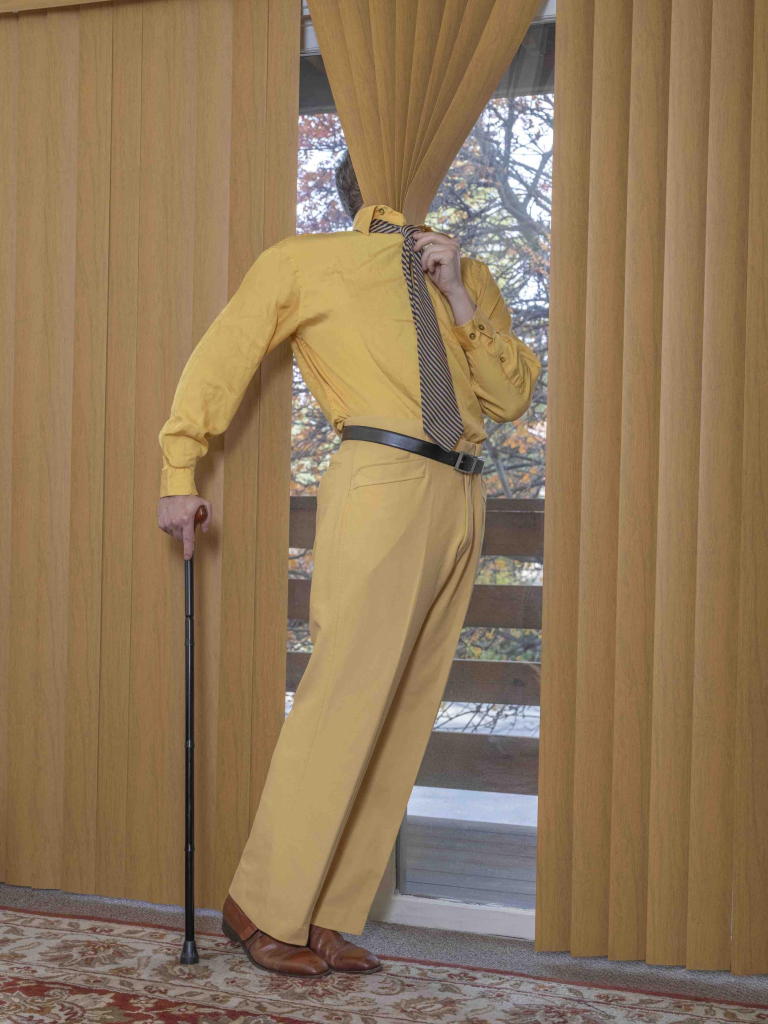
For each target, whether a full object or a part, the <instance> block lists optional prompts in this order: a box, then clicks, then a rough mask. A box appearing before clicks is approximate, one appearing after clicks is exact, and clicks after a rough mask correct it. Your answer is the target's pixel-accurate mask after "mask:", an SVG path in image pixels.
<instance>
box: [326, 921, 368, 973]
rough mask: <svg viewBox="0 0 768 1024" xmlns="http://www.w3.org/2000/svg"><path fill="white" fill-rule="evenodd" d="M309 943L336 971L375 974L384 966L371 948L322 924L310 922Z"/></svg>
mask: <svg viewBox="0 0 768 1024" xmlns="http://www.w3.org/2000/svg"><path fill="white" fill-rule="evenodd" d="M307 945H308V946H309V948H310V949H313V950H314V951H315V953H317V954H318V955H319V956H321V957H322V958H323V960H324V961H325V962H326V963H328V964H330V966H331V967H332V968H333V970H334V971H344V972H346V973H347V974H373V972H374V971H380V970H381V969H382V967H383V966H384V964H383V963H382V962H381V960H379V958H378V957H377V956H375V955H374V954H373V953H371V951H370V950H368V949H363V947H362V946H356V945H355V944H354V943H352V942H350V941H349V940H348V939H345V938H344V936H343V935H342V934H341V932H337V931H335V930H334V929H333V928H321V927H320V925H317V924H310V926H309V938H308V939H307Z"/></svg>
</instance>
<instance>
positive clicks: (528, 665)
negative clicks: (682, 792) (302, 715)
mask: <svg viewBox="0 0 768 1024" xmlns="http://www.w3.org/2000/svg"><path fill="white" fill-rule="evenodd" d="M316 507H317V506H316V500H315V498H303V497H302V498H298V497H297V498H291V517H290V540H289V543H290V546H291V547H292V548H311V547H312V546H313V544H314V540H315V514H316ZM543 551H544V501H543V500H518V499H508V498H488V501H487V509H486V525H485V539H484V542H483V554H484V555H511V556H515V557H518V558H524V559H527V560H529V561H541V560H542V559H543ZM310 582H311V581H310V580H307V579H292V580H290V581H289V585H288V618H289V619H293V620H295V621H299V622H308V621H309V588H310ZM541 590H542V588H541V587H540V586H530V587H526V586H490V585H487V584H476V585H475V588H474V592H473V594H472V598H471V600H470V603H469V608H468V609H467V615H466V618H465V620H464V624H465V626H488V627H492V626H504V627H507V628H512V629H514V628H517V629H541ZM308 660H309V654H303V653H289V654H288V666H287V683H286V688H287V690H288V691H290V692H293V691H295V689H296V687H297V686H298V684H299V681H300V679H301V676H302V674H303V672H304V668H305V667H306V664H307V661H308ZM539 672H540V665H539V664H538V663H535V662H529V661H483V660H479V659H467V658H464V659H461V658H457V659H456V660H455V661H454V663H453V668H452V669H451V673H450V676H449V677H448V683H447V686H446V689H445V699H446V700H454V701H471V702H482V703H488V704H517V705H521V704H526V705H530V706H538V705H539ZM538 752H539V741H538V740H537V739H535V738H531V737H527V736H494V735H491V736H488V735H483V734H477V733H462V732H438V731H435V732H433V733H432V735H431V737H430V740H429V743H428V744H427V749H426V752H425V754H424V760H423V761H422V765H421V768H420V770H419V775H418V778H417V780H416V784H417V785H420V786H439V787H445V788H447V789H473V790H487V791H492V792H499V793H522V794H535V793H536V792H537V791H538V786H537V778H538Z"/></svg>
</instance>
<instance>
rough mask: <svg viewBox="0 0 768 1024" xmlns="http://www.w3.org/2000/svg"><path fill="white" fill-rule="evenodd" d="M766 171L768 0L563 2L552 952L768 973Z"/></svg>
mask: <svg viewBox="0 0 768 1024" xmlns="http://www.w3.org/2000/svg"><path fill="white" fill-rule="evenodd" d="M767 168H768V5H767V4H765V3H763V2H761V0H757V2H755V0H672V2H671V3H670V2H669V0H634V2H632V0H561V2H560V3H558V11H557V47H556V70H555V153H554V185H553V224H552V271H551V273H552V278H551V299H552V306H551V328H550V343H549V374H550V377H549V406H548V417H549V422H548V452H547V456H548V459H547V516H546V526H545V555H544V576H545V580H546V583H545V587H544V607H543V628H544V645H543V653H542V721H541V744H540V804H539V815H540V816H539V845H538V862H537V876H538V877H537V907H536V910H537V919H536V948H537V949H541V950H556V949H557V950H570V951H571V952H572V953H573V954H574V955H579V956H600V955H607V956H608V957H610V958H611V959H617V960H637V959H645V960H647V961H648V962H649V963H656V964H678V965H684V966H686V967H689V968H694V969H705V970H724V969H730V970H731V971H732V972H733V973H736V974H756V973H764V972H766V971H768V887H767V886H766V884H765V879H766V877H768V646H767V645H768V587H766V582H765V581H766V579H768V528H767V527H766V523H768V514H767V513H768V507H767V505H766V501H767V499H768V493H767V491H766V480H768V420H766V417H765V413H764V410H765V407H766V402H767V401H768V356H767V355H766V325H767V320H768V317H767V313H768V266H766V230H767V229H768V171H767V170H766V169H767ZM761 410H762V415H761Z"/></svg>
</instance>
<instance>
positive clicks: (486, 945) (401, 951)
mask: <svg viewBox="0 0 768 1024" xmlns="http://www.w3.org/2000/svg"><path fill="white" fill-rule="evenodd" d="M0 906H5V907H14V908H18V909H29V910H41V911H46V912H48V913H59V914H75V915H76V914H82V915H85V916H89V917H104V918H109V919H113V920H120V921H133V922H145V923H148V924H163V925H167V926H172V927H173V926H175V927H179V928H183V926H184V915H183V909H182V908H181V907H177V906H164V905H158V904H152V903H143V902H140V901H136V900H124V899H113V898H111V897H106V896H92V895H78V894H73V893H65V892H62V891H60V890H58V889H31V888H27V887H25V886H14V885H4V884H1V883H0ZM220 922H221V914H220V912H219V911H217V910H198V912H197V919H196V928H197V930H198V932H200V933H205V932H218V931H219V928H220ZM350 938H353V939H354V940H355V941H357V942H361V943H362V944H363V945H365V946H368V947H369V948H370V949H372V950H374V952H376V953H379V954H381V955H382V956H386V955H389V956H398V957H408V958H413V959H418V960H431V961H438V962H440V963H448V964H462V965H465V966H468V967H487V968H497V969H501V970H506V971H517V972H520V973H522V974H530V975H534V976H537V977H546V978H557V979H558V980H562V981H576V982H578V981H581V982H588V983H592V984H597V985H608V986H613V987H616V988H632V989H641V990H643V991H649V992H668V993H677V994H680V995H688V996H702V997H710V998H714V999H721V1000H729V1001H731V1002H742V1003H759V1004H765V1003H768V975H765V974H762V975H752V976H747V977H735V976H734V975H732V974H730V973H729V972H728V971H689V970H686V969H685V968H682V967H657V966H651V965H648V964H646V963H644V962H643V961H640V960H638V961H629V962H627V961H623V962H615V961H609V960H608V959H607V958H606V957H571V956H569V955H568V954H567V953H540V952H536V951H535V950H534V948H533V943H532V942H528V941H524V940H519V939H509V938H497V937H494V936H485V935H472V934H469V933H466V932H449V931H442V930H440V929H435V928H412V927H407V926H404V925H396V924H380V923H379V922H376V921H369V922H368V924H367V925H366V927H365V931H364V932H363V934H362V936H350Z"/></svg>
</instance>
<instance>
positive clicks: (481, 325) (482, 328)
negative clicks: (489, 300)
mask: <svg viewBox="0 0 768 1024" xmlns="http://www.w3.org/2000/svg"><path fill="white" fill-rule="evenodd" d="M477 326H478V327H479V328H480V330H481V331H484V330H485V327H484V326H483V324H478V325H477Z"/></svg>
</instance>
